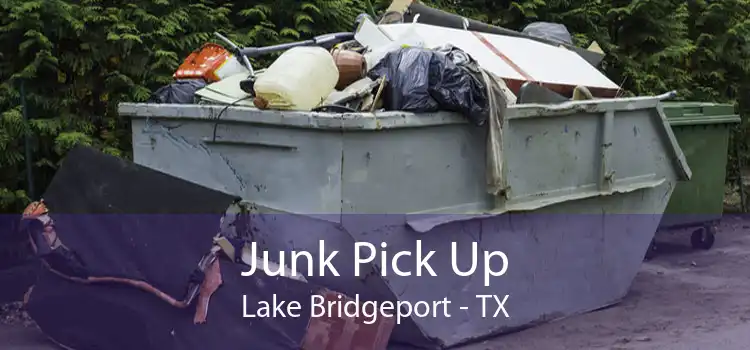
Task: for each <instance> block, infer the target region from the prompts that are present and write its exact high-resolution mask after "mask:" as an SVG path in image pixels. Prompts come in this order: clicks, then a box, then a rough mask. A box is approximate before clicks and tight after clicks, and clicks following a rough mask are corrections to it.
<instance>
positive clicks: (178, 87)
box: [148, 79, 206, 104]
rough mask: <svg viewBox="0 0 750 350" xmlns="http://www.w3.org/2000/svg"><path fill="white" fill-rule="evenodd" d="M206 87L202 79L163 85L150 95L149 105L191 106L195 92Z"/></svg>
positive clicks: (177, 81)
mask: <svg viewBox="0 0 750 350" xmlns="http://www.w3.org/2000/svg"><path fill="white" fill-rule="evenodd" d="M205 86H206V82H205V81H204V80H203V79H183V80H175V81H174V82H172V83H170V84H167V85H164V86H162V87H160V88H159V89H158V90H156V91H155V92H154V93H153V94H151V98H149V100H148V102H150V103H172V104H192V103H194V102H195V92H196V91H198V90H200V89H202V88H203V87H205Z"/></svg>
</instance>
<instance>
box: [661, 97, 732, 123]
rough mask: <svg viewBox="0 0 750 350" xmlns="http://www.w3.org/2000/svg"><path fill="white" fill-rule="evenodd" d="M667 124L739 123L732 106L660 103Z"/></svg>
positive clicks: (700, 103)
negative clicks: (667, 121)
mask: <svg viewBox="0 0 750 350" xmlns="http://www.w3.org/2000/svg"><path fill="white" fill-rule="evenodd" d="M662 107H663V109H664V114H665V115H666V116H667V120H669V124H670V125H672V126H675V125H705V124H732V123H739V122H740V120H741V119H740V116H739V115H738V114H736V113H735V111H734V105H732V104H725V103H707V102H662Z"/></svg>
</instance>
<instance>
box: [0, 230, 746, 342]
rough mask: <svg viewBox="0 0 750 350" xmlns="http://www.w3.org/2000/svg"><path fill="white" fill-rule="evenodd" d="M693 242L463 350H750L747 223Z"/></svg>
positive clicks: (676, 240) (667, 249)
mask: <svg viewBox="0 0 750 350" xmlns="http://www.w3.org/2000/svg"><path fill="white" fill-rule="evenodd" d="M689 237H690V232H689V231H677V232H673V233H667V234H663V233H662V234H659V235H658V236H657V239H658V241H659V242H660V243H661V244H660V245H659V251H658V255H657V256H656V257H655V258H653V259H652V260H650V261H648V262H645V263H644V264H643V267H642V269H641V272H640V273H639V275H638V277H637V278H636V280H635V282H634V284H633V287H632V289H631V291H630V293H629V295H628V296H627V297H626V298H625V300H623V302H621V303H620V304H618V305H616V306H613V307H610V308H607V309H604V310H600V311H597V312H592V313H588V314H585V315H579V316H574V317H570V318H568V319H565V320H561V321H557V322H553V323H549V324H545V325H541V326H537V327H535V328H531V329H528V330H526V331H522V332H518V333H515V334H510V335H506V336H503V337H500V338H497V339H494V340H490V341H487V342H484V343H481V344H475V345H472V346H469V347H466V348H465V350H495V349H503V350H506V349H518V350H521V349H524V350H528V349H542V350H557V349H560V350H567V349H576V350H580V349H592V350H598V349H612V350H657V349H659V350H693V349H695V350H714V349H716V350H719V349H720V350H747V349H750V268H748V267H749V266H750V216H748V219H743V218H740V217H728V218H725V219H724V220H723V221H722V223H721V224H720V225H719V227H718V233H717V236H716V244H715V245H714V247H713V248H712V249H711V250H707V251H695V250H692V249H691V248H690V247H689ZM53 349H57V348H56V347H55V346H54V345H52V344H51V343H49V342H48V341H46V339H45V338H44V336H43V335H41V334H40V333H39V332H38V331H37V330H36V329H35V328H24V327H21V326H8V325H4V326H3V325H0V350H53Z"/></svg>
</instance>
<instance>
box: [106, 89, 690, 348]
mask: <svg viewBox="0 0 750 350" xmlns="http://www.w3.org/2000/svg"><path fill="white" fill-rule="evenodd" d="M666 97H668V96H666V95H663V96H648V97H636V98H619V99H600V100H589V101H571V102H566V103H562V104H557V105H535V104H528V105H523V104H522V105H515V106H509V107H508V109H507V110H506V113H505V116H504V120H503V123H502V142H501V143H502V154H503V156H502V159H501V163H502V175H503V176H502V179H503V180H502V181H503V185H504V186H503V191H502V194H501V195H497V196H495V195H491V194H488V191H487V184H486V183H487V181H486V177H485V171H486V170H487V159H486V157H487V155H488V151H487V149H488V145H487V133H488V130H487V128H486V127H476V126H473V125H470V124H469V123H467V122H466V120H465V119H464V118H462V117H461V116H459V115H457V114H452V113H448V112H440V113H432V114H412V113H405V112H382V113H374V114H372V113H362V114H357V113H353V114H327V113H312V112H286V111H284V112H282V111H261V110H257V109H254V108H248V107H233V106H210V105H152V104H121V105H120V107H119V111H120V114H121V115H123V116H128V117H130V118H131V119H132V127H133V150H134V160H135V162H136V163H139V164H141V165H145V166H148V167H151V168H153V169H156V170H159V171H162V172H165V173H168V174H171V175H174V176H177V177H180V178H184V179H186V180H189V181H192V182H195V183H198V184H202V185H204V186H206V187H210V188H214V189H217V190H221V191H225V192H228V193H231V194H235V195H237V196H240V197H242V198H244V199H246V200H248V201H251V202H252V203H254V204H255V208H256V209H257V211H258V212H259V213H262V214H263V215H258V216H257V217H256V219H255V222H254V226H255V230H256V232H255V241H256V242H258V244H259V245H260V246H261V247H262V248H263V249H267V250H268V251H269V252H272V251H276V252H278V251H286V252H288V251H292V250H296V251H300V250H306V251H308V252H310V253H312V254H313V255H316V254H321V245H320V242H321V241H324V242H325V252H322V253H326V252H331V251H333V250H337V251H339V253H338V255H337V256H336V257H335V258H334V259H333V260H332V261H333V265H334V266H335V267H336V269H337V270H338V273H339V276H333V275H331V274H326V275H324V276H320V275H319V274H316V273H315V272H317V271H318V267H319V266H318V265H319V264H318V262H317V261H316V262H314V265H316V266H314V269H313V270H314V271H313V273H312V274H310V273H305V272H304V271H302V273H304V274H305V275H306V277H307V279H308V280H309V281H311V282H312V283H317V284H320V285H323V286H325V287H327V288H331V289H333V290H337V291H340V292H342V293H345V294H347V295H349V296H352V297H354V296H358V297H359V298H360V300H361V301H363V300H371V301H386V300H389V301H403V302H410V303H412V305H415V304H416V303H418V302H425V303H427V304H430V305H431V306H434V305H435V304H434V302H437V301H442V300H448V301H450V302H451V303H450V305H449V306H448V307H447V309H448V310H447V312H445V313H444V312H443V311H444V310H443V309H442V308H440V310H431V312H429V314H425V313H424V312H422V311H424V310H420V315H410V316H409V317H407V318H405V319H404V320H401V322H400V323H399V324H398V325H397V326H396V328H395V329H394V332H393V334H392V336H391V341H392V342H396V343H406V344H410V345H413V346H419V347H423V348H446V347H453V346H458V345H460V344H464V343H467V342H470V341H472V340H476V339H479V338H483V337H487V336H491V335H495V334H501V333H504V332H508V331H512V330H515V329H518V328H522V327H527V326H530V325H533V324H536V323H539V322H544V321H549V320H553V319H559V318H563V317H566V316H569V315H573V314H577V313H582V312H588V311H592V310H596V309H598V308H601V307H605V306H608V305H611V304H614V303H617V302H618V301H619V300H620V299H621V298H623V297H624V296H625V295H626V294H627V292H628V289H629V288H630V285H631V283H632V281H633V278H634V277H635V275H636V273H637V271H638V269H639V267H640V265H641V262H642V259H643V256H644V254H645V253H646V250H647V248H648V247H649V244H650V242H651V240H652V238H653V236H654V232H655V231H656V229H657V226H658V224H659V221H660V219H661V216H662V213H663V212H664V209H665V207H666V205H667V202H668V201H669V198H670V196H671V193H672V190H673V189H674V187H675V184H676V183H677V181H678V180H686V179H689V178H690V176H691V175H690V169H689V167H688V166H687V164H686V162H685V158H684V156H683V154H682V151H681V149H680V147H679V145H678V144H677V142H676V141H675V138H674V135H673V134H672V130H671V128H670V127H669V124H668V122H667V121H666V118H665V116H664V112H663V110H662V107H661V104H660V100H661V99H664V98H666ZM363 242H367V243H371V244H372V247H374V248H376V250H377V251H378V252H380V251H386V252H387V253H388V256H389V257H393V256H394V254H395V253H396V252H397V251H409V252H412V253H414V254H413V255H416V254H417V250H421V251H423V252H427V251H434V252H435V253H434V256H433V257H432V258H431V260H430V261H429V264H430V265H431V268H432V270H434V272H435V274H436V275H437V276H431V275H430V274H429V273H426V272H425V271H422V274H421V276H418V275H416V268H415V267H416V262H415V259H414V258H413V255H412V258H411V259H408V258H407V259H401V260H400V261H399V263H398V264H399V265H398V268H399V269H400V270H407V271H414V272H415V273H412V274H411V275H409V276H399V275H397V274H395V273H394V269H393V266H392V265H390V263H389V262H388V261H384V262H385V264H383V262H381V259H379V258H378V259H374V260H373V261H371V262H369V263H364V264H360V265H355V254H356V253H357V252H360V254H361V256H360V259H361V258H362V256H366V255H365V254H367V253H361V251H362V250H366V249H365V248H363V247H359V248H357V249H355V245H356V244H358V243H359V244H362V243H363ZM475 242H476V244H477V246H476V247H477V248H478V250H477V254H476V256H477V257H478V264H477V266H478V267H477V269H476V272H475V273H474V274H471V275H467V276H460V275H458V274H457V273H456V269H457V268H458V270H460V271H463V272H466V271H470V268H471V265H472V261H473V257H474V254H473V253H474V251H473V248H474V247H473V243H475ZM383 246H385V248H383ZM497 251H501V252H502V254H504V255H505V257H506V258H507V259H506V260H502V259H499V258H497V257H498V256H500V254H499V253H498V254H495V255H494V258H493V259H494V260H492V262H491V264H489V265H487V266H489V268H490V269H491V270H492V271H494V272H498V271H501V269H502V268H501V267H502V266H503V265H504V266H505V270H504V271H502V273H496V274H495V275H497V276H492V275H491V274H490V275H488V274H487V273H486V271H484V270H485V268H486V267H487V266H485V265H484V263H483V260H482V259H483V256H486V255H484V254H487V253H490V252H497ZM275 254H276V253H271V256H275ZM359 262H361V260H360V261H359ZM355 266H360V267H361V269H360V271H359V274H356V275H355V270H354V269H355ZM385 271H387V273H383V272H385ZM483 295H484V296H487V297H481V296H483ZM492 295H495V296H497V297H498V299H501V300H502V299H505V303H504V308H505V312H500V313H496V312H495V311H497V310H496V307H495V305H496V303H495V301H494V300H495V299H494V298H491V297H490V296H492ZM506 296H507V298H505V297H506ZM483 304H484V305H483ZM483 307H484V309H485V310H484V314H483ZM506 313H507V316H506ZM446 314H449V315H446Z"/></svg>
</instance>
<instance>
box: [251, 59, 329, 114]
mask: <svg viewBox="0 0 750 350" xmlns="http://www.w3.org/2000/svg"><path fill="white" fill-rule="evenodd" d="M338 80H339V70H338V68H337V67H336V63H335V62H334V60H333V56H331V54H330V53H329V52H328V51H326V50H325V49H323V48H321V47H317V46H300V47H294V48H291V49H289V50H287V51H286V52H284V53H283V54H281V56H279V58H277V59H276V61H274V62H273V63H272V64H271V65H270V66H269V67H268V69H266V72H265V73H263V74H262V75H261V76H259V77H258V80H256V81H255V86H254V89H255V96H256V100H257V99H260V100H263V102H262V104H263V105H264V106H263V107H262V108H268V109H286V110H299V111H309V110H311V109H313V108H315V107H316V106H318V105H319V104H320V103H321V102H322V101H323V100H325V98H326V97H327V96H328V95H329V94H330V93H331V92H332V91H333V89H334V87H335V86H336V82H338ZM256 105H257V104H256Z"/></svg>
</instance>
